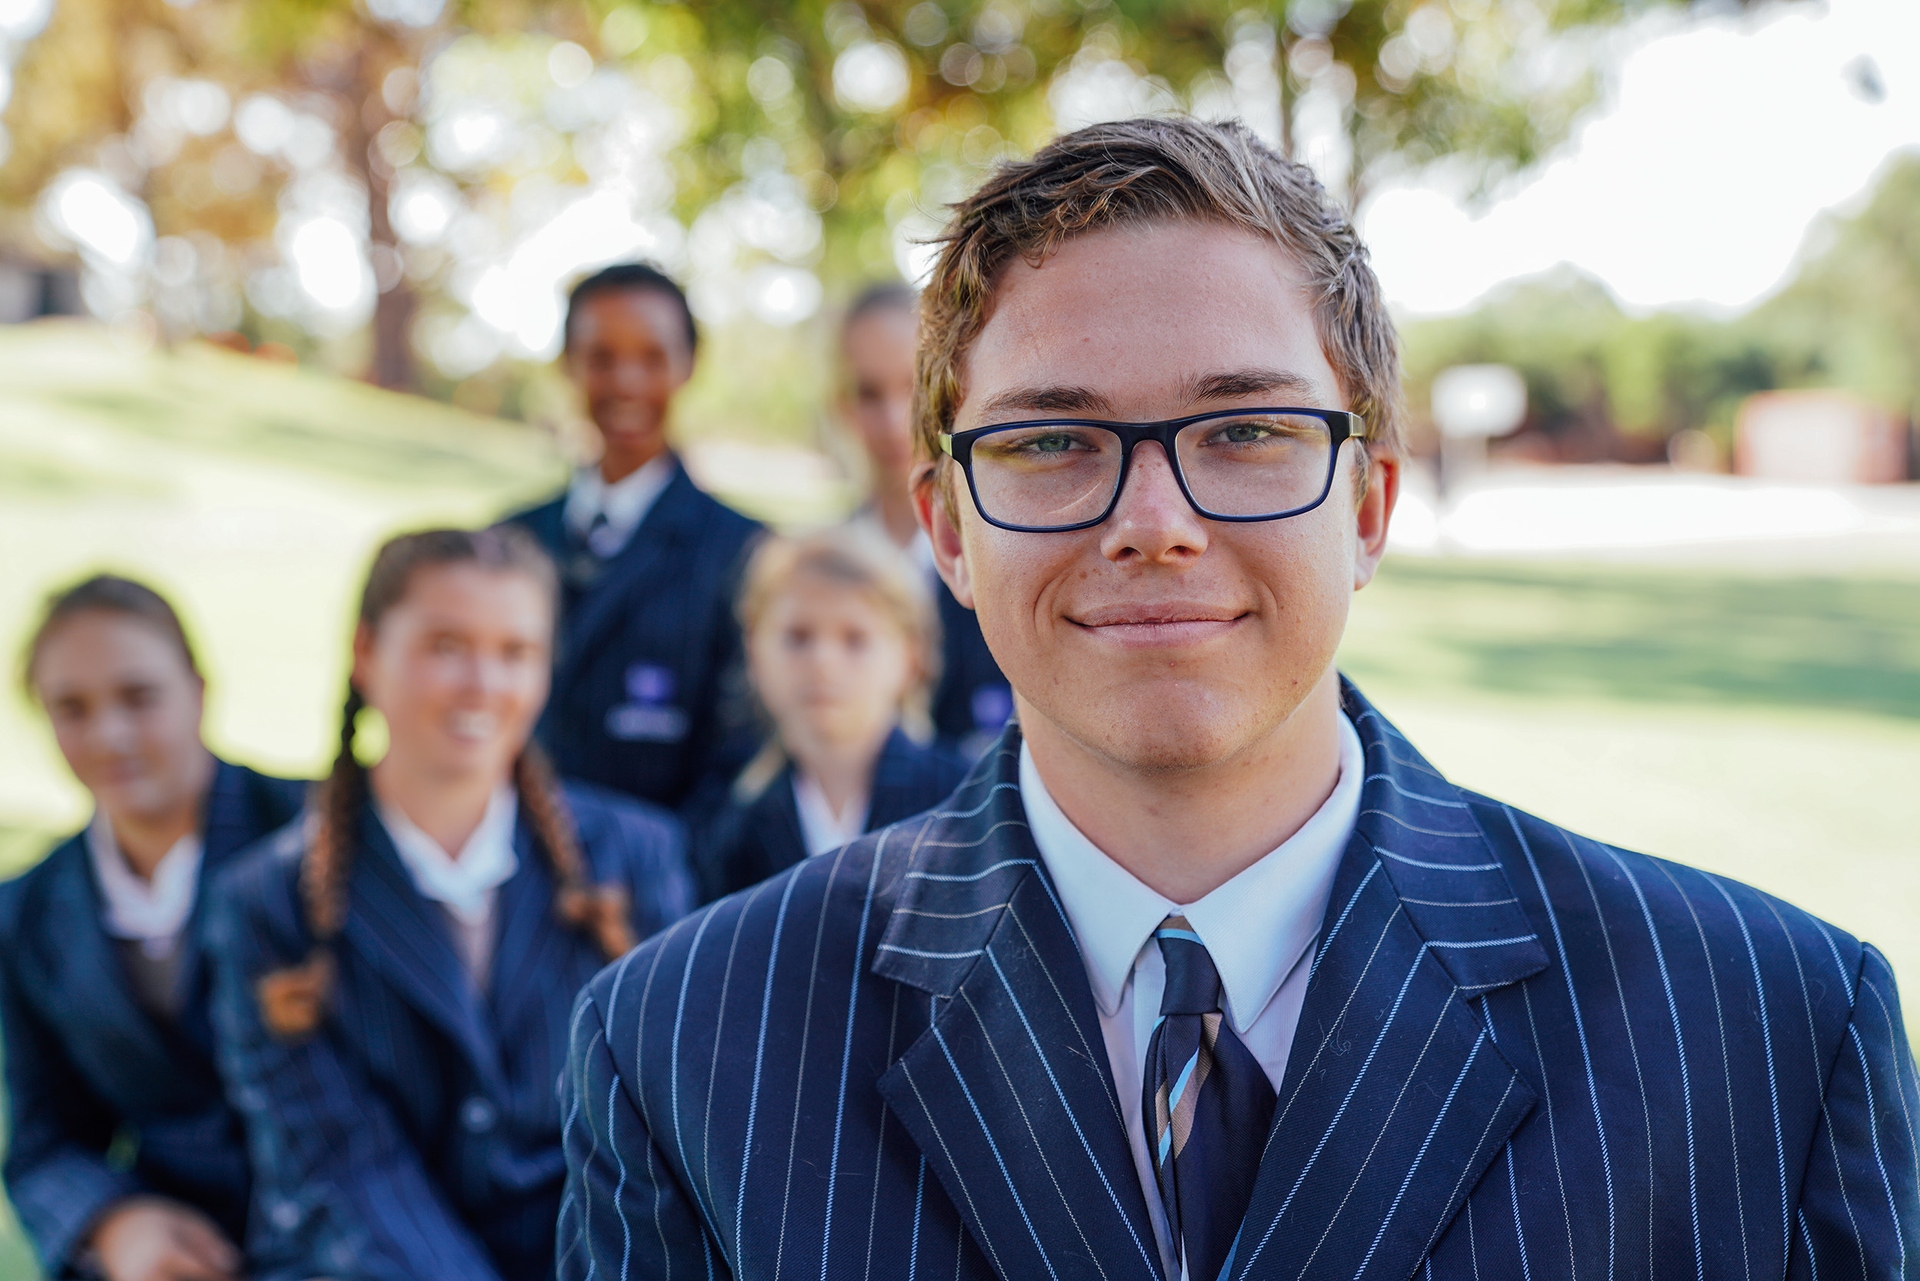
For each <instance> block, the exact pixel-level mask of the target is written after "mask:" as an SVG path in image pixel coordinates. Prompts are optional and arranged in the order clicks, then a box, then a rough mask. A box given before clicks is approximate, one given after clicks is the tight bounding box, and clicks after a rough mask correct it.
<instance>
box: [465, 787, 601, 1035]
mask: <svg viewBox="0 0 1920 1281" xmlns="http://www.w3.org/2000/svg"><path fill="white" fill-rule="evenodd" d="M513 849H514V853H515V854H516V855H517V856H518V857H519V861H520V866H519V867H518V868H517V869H515V871H514V873H513V875H512V876H510V877H508V878H507V880H506V882H505V883H504V884H502V885H501V886H500V893H499V895H498V896H497V897H496V898H495V900H494V914H495V918H496V919H497V920H498V921H499V923H500V929H499V934H498V941H497V942H496V943H495V945H494V951H493V966H492V970H491V974H490V976H489V980H488V984H487V1000H488V1004H489V1006H490V1007H491V1009H492V1010H493V1026H494V1027H495V1028H496V1029H498V1030H499V1032H500V1033H501V1034H502V1035H503V1036H504V1035H505V1034H506V1033H507V1032H508V1031H509V1030H510V1029H512V1028H515V1027H517V1026H519V1020H520V1019H521V1018H523V1017H524V1016H525V1014H526V1013H527V1010H528V1008H529V1007H530V1006H534V1005H538V1004H540V1003H541V1002H543V1001H547V1000H550V999H552V996H553V984H552V981H551V979H548V980H545V981H543V980H541V979H540V978H538V977H537V976H538V975H549V976H551V975H556V974H564V973H565V972H566V966H565V964H564V958H565V957H566V955H567V953H569V952H570V951H572V950H573V949H574V948H576V947H578V946H580V944H581V938H582V936H581V935H580V934H578V933H576V932H574V931H572V930H570V929H568V928H567V927H566V926H565V925H564V924H562V923H561V922H560V920H559V918H557V917H556V916H555V915H554V914H553V876H552V874H551V872H550V871H549V870H548V868H547V862H546V858H545V856H544V855H543V854H542V853H541V852H540V849H539V847H538V846H537V845H536V844H535V843H534V840H533V834H532V831H531V830H530V829H529V828H528V827H527V823H526V819H525V818H524V817H522V818H521V820H520V823H519V826H518V828H517V830H516V831H515V832H514V834H513Z"/></svg>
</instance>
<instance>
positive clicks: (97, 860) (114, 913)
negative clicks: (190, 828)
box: [87, 813, 204, 960]
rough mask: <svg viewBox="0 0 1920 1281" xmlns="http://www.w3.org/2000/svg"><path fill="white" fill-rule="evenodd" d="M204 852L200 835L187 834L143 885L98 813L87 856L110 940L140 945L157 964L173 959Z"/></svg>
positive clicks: (190, 911) (89, 834)
mask: <svg viewBox="0 0 1920 1281" xmlns="http://www.w3.org/2000/svg"><path fill="white" fill-rule="evenodd" d="M203 853H204V847H203V846H202V845H201V842H200V834H199V833H198V832H189V833H187V834H186V835H185V836H183V837H181V838H180V839H179V840H177V841H175V842H174V843H173V848H172V849H169V850H168V851H167V852H166V853H165V854H163V855H161V856H160V861H159V862H158V863H156V864H155V865H154V868H153V876H152V877H151V878H150V879H148V880H141V879H140V877H139V876H138V875H137V874H136V873H135V872H134V870H133V868H132V866H131V865H129V864H128V862H127V856H126V855H125V854H122V853H121V852H120V844H119V842H118V841H116V840H114V839H113V826H112V824H110V823H108V822H107V816H106V815H105V814H100V813H96V814H95V815H94V816H93V822H91V823H89V824H88V825H87V855H88V857H90V858H91V859H92V860H93V874H94V879H95V881H97V882H98V883H99V886H100V897H101V900H102V903H101V913H100V916H101V920H100V924H101V926H102V928H104V929H105V930H106V932H107V934H108V935H109V936H110V937H112V938H117V939H123V940H126V941H128V942H135V943H138V944H139V945H140V950H141V951H142V952H144V953H146V955H147V956H148V957H150V958H153V959H155V960H161V959H164V958H166V957H169V956H171V955H173V952H174V950H175V948H176V947H177V946H178V944H179V941H180V931H181V930H182V929H184V928H186V924H187V917H188V916H190V915H192V914H193V898H194V893H195V891H196V890H197V889H198V888H199V885H200V860H201V857H202V855H203Z"/></svg>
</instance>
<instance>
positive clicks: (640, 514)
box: [563, 453, 674, 560]
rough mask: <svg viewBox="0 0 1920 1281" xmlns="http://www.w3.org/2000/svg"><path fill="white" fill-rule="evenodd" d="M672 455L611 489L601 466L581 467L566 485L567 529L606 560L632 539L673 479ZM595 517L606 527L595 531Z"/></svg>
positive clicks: (652, 463) (659, 458)
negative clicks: (604, 522) (603, 518)
mask: <svg viewBox="0 0 1920 1281" xmlns="http://www.w3.org/2000/svg"><path fill="white" fill-rule="evenodd" d="M673 466H674V463H673V455H672V454H669V453H662V454H660V455H659V456H658V457H656V458H654V459H652V460H651V461H649V462H647V463H645V464H643V465H641V466H640V467H637V468H635V469H634V470H633V471H631V472H629V473H627V474H626V475H625V476H622V477H621V478H620V479H619V480H616V481H614V482H613V484H611V485H609V484H608V483H607V482H606V480H605V478H603V477H602V476H601V475H600V468H599V467H598V466H590V467H582V468H580V469H579V470H578V471H576V472H574V473H573V480H572V482H571V483H569V484H568V485H567V505H566V508H565V510H564V512H563V518H564V519H565V521H566V523H567V528H568V529H571V530H572V531H573V532H574V533H576V534H579V535H580V536H582V537H583V538H585V539H586V540H587V547H588V549H589V550H590V551H592V552H593V554H594V555H595V556H598V557H600V558H601V559H603V560H604V559H606V558H607V557H608V556H611V555H613V554H614V553H615V552H617V551H619V550H620V549H621V548H622V547H625V546H626V545H627V540H628V539H630V538H632V537H633V531H634V530H636V529H638V528H640V522H641V521H643V520H645V519H646V518H647V513H648V512H650V511H652V510H653V504H654V502H655V500H657V499H658V498H659V497H660V494H661V491H663V490H665V489H666V487H667V483H668V482H669V481H671V480H672V479H673ZM596 516H605V517H606V518H607V523H606V524H605V525H602V526H601V527H600V528H599V529H595V528H594V527H593V522H594V518H595V517H596Z"/></svg>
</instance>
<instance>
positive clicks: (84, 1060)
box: [0, 577, 302, 1281]
mask: <svg viewBox="0 0 1920 1281" xmlns="http://www.w3.org/2000/svg"><path fill="white" fill-rule="evenodd" d="M26 684H27V689H28V692H29V694H30V695H31V696H32V697H33V698H34V699H35V700H36V701H38V702H39V704H40V705H41V706H42V707H43V708H45V709H46V712H47V715H48V717H49V718H50V719H51V721H52V722H53V732H54V738H55V740H56V741H57V742H58V743H59V746H60V752H61V754H62V755H63V756H65V757H66V760H67V764H68V766H69V767H71V768H72V770H73V773H74V777H76V778H77V779H79V780H80V783H81V785H82V786H84V787H85V788H86V789H87V791H88V792H90V793H92V796H93V803H94V814H93V819H92V821H91V822H90V823H89V824H88V825H87V827H86V829H85V830H84V831H83V832H81V833H79V834H78V835H76V836H74V837H72V838H71V839H69V840H67V841H66V842H65V843H64V844H62V845H60V846H59V847H58V848H56V849H55V850H54V851H53V852H52V853H51V854H49V855H48V856H47V858H46V859H45V861H43V862H41V863H40V864H39V865H38V866H37V867H35V868H34V869H33V870H32V871H30V872H28V873H26V874H25V875H24V876H21V877H20V878H19V879H17V880H14V881H12V882H9V883H8V884H6V885H5V886H0V1033H3V1034H4V1036H5V1044H6V1065H7V1070H6V1084H7V1103H8V1110H9V1124H8V1135H9V1141H8V1145H7V1158H6V1184H7V1193H8V1195H9V1196H10V1197H11V1198H12V1199H13V1205H14V1208H15V1210H16V1211H17V1212H18V1213H19V1216H20V1221H21V1224H22V1226H24V1227H25V1228H26V1231H27V1235H28V1237H29V1238H31V1239H32V1241H33V1244H34V1246H35V1248H36V1250H37V1252H38V1254H39V1257H40V1263H41V1266H42V1267H43V1268H44V1269H45V1271H46V1272H47V1274H48V1275H50V1276H60V1275H63V1274H67V1273H70V1272H74V1271H90V1272H92V1273H94V1274H98V1275H103V1276H105V1277H106V1278H108V1281H148V1279H149V1278H185V1279H193V1278H225V1277H234V1276H238V1275H239V1273H240V1269H241V1259H240V1251H239V1249H238V1246H237V1243H238V1242H240V1241H241V1240H242V1238H243V1236H244V1232H245V1227H246V1215H247V1162H246V1149H245V1146H244V1142H243V1140H242V1137H241V1131H240V1121H239V1118H238V1117H237V1116H236V1115H234V1113H233V1112H232V1111H231V1110H230V1109H229V1108H228V1107H227V1104H226V1102H225V1100H224V1098H223V1096H222V1094H221V1089H220V1079H219V1076H218V1074H217V1072H216V1071H215V1068H214V1046H213V1032H212V1026H211V1022H210V1020H209V1016H208V1003H209V979H208V973H207V965H206V959H205V956H204V953H203V952H202V950H201V947H200V945H199V942H198V939H197V935H198V925H199V920H200V902H201V899H202V893H201V890H202V887H203V886H205V885H206V884H207V883H208V878H209V877H211V876H212V875H213V874H214V873H215V872H217V871H218V870H220V869H221V868H222V867H223V866H225V865H226V864H227V863H228V862H229V861H230V860H231V859H232V858H233V856H234V855H235V854H236V853H238V851H239V850H240V849H241V848H242V847H244V846H246V845H248V844H250V843H252V842H253V841H255V840H258V839H259V838H260V837H262V836H264V835H266V834H267V833H269V832H271V831H273V830H274V829H275V828H278V827H280V826H282V825H283V824H285V823H286V822H287V821H288V820H289V819H291V818H292V817H293V816H294V814H295V813H297V812H298V810H299V807H300V797H301V790H302V789H301V785H300V784H298V783H294V782H290V781H287V780H285V779H278V778H268V777H266V776H265V775H262V774H257V773H255V772H254V771H252V770H250V769H247V768H246V767H244V766H240V765H230V764H228V763H226V762H225V761H221V760H218V759H216V758H215V757H214V756H213V754H212V753H210V752H209V751H208V750H207V748H206V746H205V745H204V744H203V743H202V741H201V737H200V727H201V719H202V714H203V711H204V708H205V701H206V699H205V696H206V684H205V682H204V681H203V680H202V679H201V676H200V669H199V665H198V664H197V663H196V662H195V660H194V655H193V649H192V647H191V646H190V645H189V644H188V643H187V638H186V633H185V632H184V631H183V630H182V629H181V626H180V620H179V618H178V617H177V616H176V615H175V613H174V611H173V609H172V607H171V606H169V605H168V604H167V602H166V601H165V600H164V599H162V598H161V597H160V596H159V595H158V594H157V593H156V592H154V591H153V590H152V589H151V588H148V587H145V586H142V585H141V584H139V583H136V582H131V581H129V580H127V579H124V578H111V577H97V578H90V579H88V580H87V581H86V582H83V583H81V584H79V585H78V586H76V587H72V588H69V589H68V590H67V591H65V592H62V593H60V594H59V595H57V596H55V597H54V598H53V599H52V601H51V602H49V605H48V608H47V612H46V616H45V618H44V619H43V620H42V621H41V623H40V626H39V628H38V629H37V630H36V631H35V632H34V634H33V639H32V640H31V642H30V643H29V644H28V647H27V656H26Z"/></svg>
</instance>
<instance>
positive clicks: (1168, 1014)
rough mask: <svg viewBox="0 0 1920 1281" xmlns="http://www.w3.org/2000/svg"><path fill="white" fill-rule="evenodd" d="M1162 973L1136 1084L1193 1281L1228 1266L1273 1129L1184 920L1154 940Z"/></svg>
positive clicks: (1216, 978)
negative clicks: (1142, 1068)
mask: <svg viewBox="0 0 1920 1281" xmlns="http://www.w3.org/2000/svg"><path fill="white" fill-rule="evenodd" d="M1153 937H1154V939H1155V941H1157V942H1158V943H1159V944H1160V955H1161V957H1162V958H1163V959H1164V960H1165V961H1166V963H1167V987H1166V991H1165V993H1164V994H1163V995H1162V996H1161V998H1160V1021H1159V1022H1158V1023H1156V1024H1154V1028H1153V1038H1152V1039H1151V1040H1150V1041H1148V1042H1147V1070H1146V1073H1145V1077H1144V1079H1143V1080H1142V1081H1141V1107H1142V1108H1143V1109H1144V1111H1145V1113H1146V1122H1147V1146H1148V1148H1149V1150H1150V1151H1151V1152H1152V1155H1153V1170H1154V1175H1155V1176H1156V1178H1157V1179H1158V1180H1159V1184H1160V1201H1161V1204H1162V1205H1163V1206H1164V1207H1165V1209H1166V1212H1167V1230H1168V1231H1169V1232H1170V1233H1172V1235H1173V1240H1174V1244H1175V1245H1176V1246H1177V1247H1178V1248H1179V1250H1180V1252H1181V1254H1182V1257H1184V1258H1185V1260H1186V1268H1187V1276H1188V1277H1189V1278H1190V1279H1191V1281H1215V1278H1218V1277H1221V1276H1223V1275H1224V1274H1225V1272H1226V1269H1227V1268H1228V1267H1229V1265H1230V1264H1231V1263H1232V1255H1233V1251H1234V1242H1235V1237H1236V1236H1237V1234H1238V1233H1239V1231H1240V1220H1241V1219H1242V1218H1244V1217H1245V1215H1246V1213H1247V1201H1248V1200H1249V1199H1250V1198H1251V1197H1252V1195H1253V1179H1254V1175H1255V1174H1257V1173H1258V1172H1259V1169H1260V1154H1261V1152H1262V1151H1263V1150H1264V1149H1265V1148H1266V1145H1267V1127H1268V1126H1269V1125H1271V1124H1272V1123H1273V1085H1272V1084H1271V1083H1270V1082H1269V1081H1268V1080H1267V1074H1266V1072H1265V1071H1264V1070H1263V1069H1262V1068H1261V1066H1260V1062H1259V1060H1257V1059H1255V1058H1254V1057H1253V1052H1252V1051H1251V1050H1249V1049H1247V1047H1246V1046H1245V1045H1243V1044H1241V1041H1240V1038H1239V1037H1237V1036H1235V1035H1234V1034H1233V1028H1232V1027H1230V1026H1229V1025H1228V1024H1227V1022H1226V1018H1225V1016H1224V1015H1223V1014H1222V1013H1221V1011H1220V972H1219V971H1218V970H1216V969H1215V968H1214V967H1213V958H1212V957H1211V956H1209V955H1207V949H1206V946H1205V944H1203V943H1201V942H1200V936H1199V935H1198V934H1195V933H1194V932H1193V927H1192V926H1190V925H1188V924H1187V918H1186V917H1184V916H1169V917H1168V918H1167V919H1166V920H1165V921H1162V922H1161V923H1160V928H1159V929H1157V930H1155V931H1154V932H1153Z"/></svg>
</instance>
